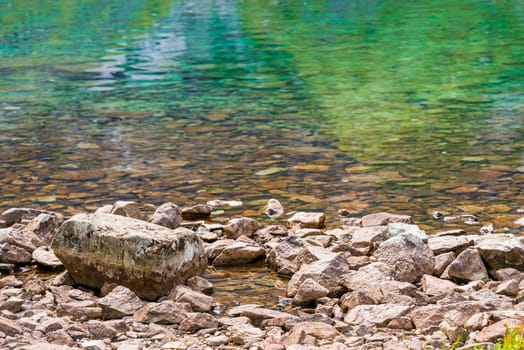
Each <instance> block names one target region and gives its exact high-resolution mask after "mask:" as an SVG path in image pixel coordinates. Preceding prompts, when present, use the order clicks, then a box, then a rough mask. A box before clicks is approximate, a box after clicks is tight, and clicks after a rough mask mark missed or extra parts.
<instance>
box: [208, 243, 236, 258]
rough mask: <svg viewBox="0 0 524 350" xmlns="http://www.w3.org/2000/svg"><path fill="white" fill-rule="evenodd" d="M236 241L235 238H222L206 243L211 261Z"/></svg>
mask: <svg viewBox="0 0 524 350" xmlns="http://www.w3.org/2000/svg"><path fill="white" fill-rule="evenodd" d="M233 243H235V241H234V240H233V239H221V240H218V241H215V242H212V243H209V244H206V245H205V252H206V257H207V259H208V260H209V261H213V260H215V259H216V257H217V256H219V255H220V253H222V251H223V250H224V249H225V248H226V247H228V246H230V245H232V244H233Z"/></svg>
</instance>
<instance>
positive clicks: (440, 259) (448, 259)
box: [433, 252, 457, 276]
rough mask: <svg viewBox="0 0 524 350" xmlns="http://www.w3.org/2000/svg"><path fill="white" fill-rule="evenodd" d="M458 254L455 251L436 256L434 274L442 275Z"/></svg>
mask: <svg viewBox="0 0 524 350" xmlns="http://www.w3.org/2000/svg"><path fill="white" fill-rule="evenodd" d="M456 257H457V256H456V255H455V253H453V252H447V253H442V254H439V255H437V256H435V267H433V275H435V276H441V275H442V273H444V271H445V270H446V268H447V267H448V266H449V264H451V263H452V262H453V260H455V258H456Z"/></svg>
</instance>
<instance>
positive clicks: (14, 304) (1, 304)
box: [0, 297, 25, 314]
mask: <svg viewBox="0 0 524 350" xmlns="http://www.w3.org/2000/svg"><path fill="white" fill-rule="evenodd" d="M24 303H25V300H24V299H21V298H18V297H10V298H9V299H7V300H4V301H0V310H7V311H9V312H12V313H15V314H16V313H17V312H20V311H21V310H22V305H23V304H24Z"/></svg>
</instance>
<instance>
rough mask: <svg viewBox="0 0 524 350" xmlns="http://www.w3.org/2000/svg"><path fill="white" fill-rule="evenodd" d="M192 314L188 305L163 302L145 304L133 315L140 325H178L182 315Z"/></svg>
mask: <svg viewBox="0 0 524 350" xmlns="http://www.w3.org/2000/svg"><path fill="white" fill-rule="evenodd" d="M189 312H192V310H191V306H190V305H189V304H188V303H176V302H174V301H173V300H164V301H161V302H159V303H147V304H145V305H144V306H143V307H142V308H141V309H139V310H137V311H136V312H135V314H134V315H133V317H134V319H135V320H137V321H138V322H142V323H160V324H179V323H180V322H182V319H183V318H184V315H185V314H187V313H189Z"/></svg>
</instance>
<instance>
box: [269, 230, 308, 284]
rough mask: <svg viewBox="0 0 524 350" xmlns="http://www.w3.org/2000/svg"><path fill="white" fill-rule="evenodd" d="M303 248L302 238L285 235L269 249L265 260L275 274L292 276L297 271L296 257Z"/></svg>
mask: <svg viewBox="0 0 524 350" xmlns="http://www.w3.org/2000/svg"><path fill="white" fill-rule="evenodd" d="M303 248H304V241H303V240H301V239H299V238H297V237H293V236H291V237H287V238H285V239H284V240H283V241H282V242H280V243H279V244H277V245H276V246H274V247H273V249H271V251H270V252H269V254H268V256H267V260H266V262H267V264H268V265H269V267H270V268H272V269H273V270H275V271H276V272H277V274H279V275H281V276H292V275H293V274H294V273H295V272H296V271H297V265H296V257H297V255H298V254H299V252H300V251H301V250H302V249H303Z"/></svg>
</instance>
